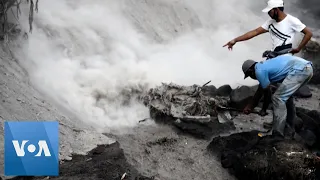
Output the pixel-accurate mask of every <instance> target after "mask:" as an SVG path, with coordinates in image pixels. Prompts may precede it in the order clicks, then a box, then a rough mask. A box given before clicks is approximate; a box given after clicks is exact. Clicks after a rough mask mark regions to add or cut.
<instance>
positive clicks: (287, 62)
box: [255, 55, 311, 88]
mask: <svg viewBox="0 0 320 180" xmlns="http://www.w3.org/2000/svg"><path fill="white" fill-rule="evenodd" d="M308 63H311V62H310V61H306V60H304V59H302V58H300V57H297V56H291V55H282V56H278V57H276V58H273V59H269V60H268V61H263V62H259V63H257V64H256V66H255V72H256V77H257V80H258V81H259V82H260V84H261V86H262V87H263V88H265V87H266V86H267V85H268V84H269V83H270V82H278V81H281V80H283V79H284V78H285V77H286V76H287V74H288V73H290V72H292V71H293V70H302V69H303V68H304V67H305V65H306V64H308Z"/></svg>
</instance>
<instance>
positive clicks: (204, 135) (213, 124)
mask: <svg viewBox="0 0 320 180" xmlns="http://www.w3.org/2000/svg"><path fill="white" fill-rule="evenodd" d="M174 125H175V126H176V127H177V128H178V129H180V130H181V131H182V133H185V134H191V135H193V137H196V138H201V139H210V138H211V137H213V136H215V135H219V134H220V133H224V132H229V131H231V130H235V126H234V124H233V123H232V121H228V122H225V123H220V122H219V121H218V119H216V120H213V121H210V122H208V123H195V122H188V121H180V120H176V121H175V122H174Z"/></svg>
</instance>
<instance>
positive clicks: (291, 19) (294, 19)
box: [287, 14, 300, 22]
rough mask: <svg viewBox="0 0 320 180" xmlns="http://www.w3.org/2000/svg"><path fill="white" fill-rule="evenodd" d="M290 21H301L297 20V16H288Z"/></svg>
mask: <svg viewBox="0 0 320 180" xmlns="http://www.w3.org/2000/svg"><path fill="white" fill-rule="evenodd" d="M287 17H288V19H289V20H290V21H291V22H292V21H300V19H299V18H297V17H296V16H293V15H291V14H287Z"/></svg>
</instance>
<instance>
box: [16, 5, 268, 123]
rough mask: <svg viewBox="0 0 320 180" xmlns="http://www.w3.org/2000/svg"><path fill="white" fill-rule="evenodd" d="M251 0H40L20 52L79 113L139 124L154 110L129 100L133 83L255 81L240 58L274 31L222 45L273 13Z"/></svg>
mask: <svg viewBox="0 0 320 180" xmlns="http://www.w3.org/2000/svg"><path fill="white" fill-rule="evenodd" d="M252 2H253V1H252V0H243V1H241V3H240V2H239V1H238V0H229V1H217V0H197V1H191V0H185V1H172V0H147V1H138V0H68V1H65V0H44V1H39V12H38V13H35V14H34V18H35V19H34V25H33V26H34V27H33V32H32V34H30V35H29V38H28V40H25V41H24V44H23V45H22V48H21V49H20V50H17V51H16V53H17V54H19V60H20V61H21V62H22V63H23V64H24V65H25V67H26V69H27V70H28V72H29V74H30V78H31V81H32V82H33V83H34V84H35V85H36V86H37V88H39V89H40V90H41V91H42V92H43V93H45V94H46V96H48V97H50V98H52V99H54V100H55V101H56V102H57V103H59V105H61V106H63V107H64V108H67V109H68V110H69V111H70V112H72V113H74V114H75V115H77V117H78V118H79V119H81V120H83V121H86V122H88V123H89V124H95V125H97V126H98V127H103V128H116V127H123V126H134V125H136V123H137V122H138V120H141V119H144V118H146V117H148V116H149V111H148V109H147V108H146V107H144V106H143V105H142V104H139V103H138V102H135V101H134V100H127V99H128V96H127V95H128V94H132V92H131V91H132V89H134V90H143V88H145V87H148V88H149V87H153V86H155V85H160V83H161V82H167V83H169V82H174V83H179V84H184V85H192V84H203V83H205V82H207V81H208V80H212V83H211V84H213V85H216V86H221V85H223V84H230V85H232V86H233V87H236V86H239V85H242V84H255V83H256V82H255V81H251V80H246V81H244V80H243V73H242V71H241V65H242V62H243V61H244V60H246V59H248V58H252V59H256V60H258V61H260V60H261V54H262V52H263V51H264V50H266V49H267V48H269V47H270V43H269V37H268V35H264V36H261V37H258V38H255V39H252V40H250V41H247V42H243V43H239V44H236V45H235V47H234V50H233V51H232V52H229V51H228V49H227V48H222V46H223V45H224V44H225V43H226V42H227V41H229V40H231V39H232V38H234V37H236V36H238V35H241V34H242V33H244V32H246V31H248V30H251V29H253V28H256V27H258V26H259V25H261V24H262V23H263V22H264V20H266V18H267V16H261V15H262V13H261V14H259V16H257V15H255V14H254V13H253V12H252V11H250V7H253V6H258V5H257V4H254V5H253V4H252ZM260 4H262V6H259V7H260V8H261V9H262V8H263V7H264V4H263V3H261V2H260ZM258 12H261V10H260V9H259V11H258ZM264 17H265V18H264ZM24 18H27V16H26V17H24ZM25 20H26V19H23V18H21V23H22V24H23V26H25V28H26V30H27V29H28V24H27V23H26V21H25ZM267 42H268V43H267ZM123 90H125V92H126V93H123ZM124 94H125V95H124ZM97 100H98V101H97Z"/></svg>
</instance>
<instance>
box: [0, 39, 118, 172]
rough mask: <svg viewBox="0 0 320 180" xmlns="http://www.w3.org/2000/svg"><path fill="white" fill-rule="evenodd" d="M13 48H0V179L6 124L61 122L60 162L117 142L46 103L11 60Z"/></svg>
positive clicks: (26, 76)
mask: <svg viewBox="0 0 320 180" xmlns="http://www.w3.org/2000/svg"><path fill="white" fill-rule="evenodd" d="M9 50H10V48H9V47H6V46H4V45H1V47H0V54H1V58H0V102H1V103H0V120H1V123H0V126H1V127H0V142H2V143H0V177H1V176H3V175H4V171H3V170H4V168H3V164H4V143H3V142H4V121H25V120H28V121H30V120H32V121H37V120H39V121H40V120H45V121H52V120H58V121H59V123H60V126H59V129H60V135H59V138H60V146H59V147H60V150H59V152H60V160H70V159H71V154H72V153H78V154H85V153H86V152H87V151H90V150H91V149H93V148H95V147H96V146H97V144H110V143H114V142H115V141H114V140H112V139H110V138H108V137H106V136H104V135H102V134H99V133H97V132H95V131H93V129H92V128H91V127H90V126H89V125H87V124H84V123H81V122H79V121H77V119H75V118H72V117H71V116H70V117H71V118H70V117H67V116H66V113H65V112H63V111H61V109H60V110H59V109H58V108H57V107H56V106H54V105H52V104H51V103H50V102H49V101H47V100H46V96H45V95H42V94H41V93H39V92H38V91H37V90H36V89H34V88H33V86H32V84H30V82H29V78H28V73H27V72H26V71H25V70H24V69H23V67H21V66H20V64H19V63H18V62H17V61H16V60H15V59H14V58H12V56H11V55H10V53H9Z"/></svg>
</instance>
